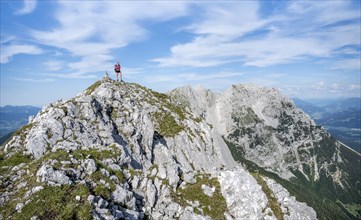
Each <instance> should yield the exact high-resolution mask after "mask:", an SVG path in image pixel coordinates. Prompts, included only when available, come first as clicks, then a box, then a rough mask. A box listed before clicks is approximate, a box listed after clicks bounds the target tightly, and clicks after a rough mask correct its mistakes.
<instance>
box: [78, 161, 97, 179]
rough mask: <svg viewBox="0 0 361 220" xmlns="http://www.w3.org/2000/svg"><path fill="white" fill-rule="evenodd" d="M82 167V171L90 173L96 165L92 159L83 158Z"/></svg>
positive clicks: (95, 168) (94, 169)
mask: <svg viewBox="0 0 361 220" xmlns="http://www.w3.org/2000/svg"><path fill="white" fill-rule="evenodd" d="M81 165H82V167H84V171H85V173H86V174H88V175H90V174H92V173H93V172H95V171H96V170H97V166H96V164H95V161H94V160H93V159H85V160H84V161H83V162H82V163H81Z"/></svg>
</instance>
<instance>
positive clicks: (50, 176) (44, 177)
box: [36, 165, 72, 185]
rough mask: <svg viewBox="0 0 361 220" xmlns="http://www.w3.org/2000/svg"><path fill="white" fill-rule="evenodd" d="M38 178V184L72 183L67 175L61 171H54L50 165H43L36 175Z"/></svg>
mask: <svg viewBox="0 0 361 220" xmlns="http://www.w3.org/2000/svg"><path fill="white" fill-rule="evenodd" d="M36 176H37V180H36V181H37V182H45V183H47V184H49V185H55V184H60V185H63V184H71V183H72V182H71V181H70V179H69V177H68V176H66V175H65V173H63V172H62V171H60V170H54V169H53V167H51V166H49V165H43V166H42V167H41V168H40V169H39V170H38V172H37V173H36Z"/></svg>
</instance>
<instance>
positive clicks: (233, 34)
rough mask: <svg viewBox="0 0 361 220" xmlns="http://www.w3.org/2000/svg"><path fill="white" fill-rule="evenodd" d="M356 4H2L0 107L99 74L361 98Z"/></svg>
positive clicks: (55, 95) (76, 86) (68, 92)
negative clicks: (118, 71) (116, 71)
mask: <svg viewBox="0 0 361 220" xmlns="http://www.w3.org/2000/svg"><path fill="white" fill-rule="evenodd" d="M360 7H361V6H360V2H359V1H347V0H332V1H326V0H325V1H279V0H277V1H271V0H269V1H70V0H65V1H56V0H54V1H43V0H38V1H36V0H25V1H22V0H11V1H6V0H2V1H1V64H0V65H1V66H0V67H1V100H0V105H1V106H4V105H28V104H29V105H36V106H42V105H45V104H47V103H50V102H53V101H56V100H58V99H67V98H71V97H73V96H75V95H77V94H78V93H80V92H81V91H83V90H84V89H86V88H87V87H88V86H89V85H90V84H91V83H93V82H95V81H96V80H98V79H99V78H101V77H102V76H103V75H104V72H105V71H108V73H110V74H111V76H112V77H113V78H114V77H115V76H114V71H113V65H114V63H115V62H117V61H120V63H121V65H122V69H123V73H124V80H125V81H128V82H136V83H139V84H142V85H144V86H147V87H150V88H152V89H154V90H156V91H160V92H166V91H169V90H171V89H173V88H175V87H178V86H182V85H188V84H190V85H202V86H204V87H206V88H210V89H213V90H216V91H222V90H224V89H226V88H227V87H229V86H230V85H232V84H236V83H253V84H256V85H259V86H267V87H275V88H278V89H280V90H281V91H282V92H283V93H284V94H286V95H288V96H291V97H300V98H303V99H314V98H338V97H351V96H356V97H360V96H361V95H360V89H361V87H360V81H361V79H360V51H361V43H360V35H361V34H360V17H361V16H360Z"/></svg>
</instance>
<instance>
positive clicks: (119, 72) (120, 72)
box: [114, 62, 123, 82]
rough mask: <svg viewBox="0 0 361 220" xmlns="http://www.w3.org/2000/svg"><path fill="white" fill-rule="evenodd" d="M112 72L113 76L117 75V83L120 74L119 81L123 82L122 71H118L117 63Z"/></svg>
mask: <svg viewBox="0 0 361 220" xmlns="http://www.w3.org/2000/svg"><path fill="white" fill-rule="evenodd" d="M114 71H115V74H116V75H117V81H119V79H118V76H119V74H120V81H121V82H123V80H122V71H121V70H120V64H119V62H118V63H116V64H115V65H114Z"/></svg>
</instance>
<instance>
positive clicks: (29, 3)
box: [15, 0, 37, 15]
mask: <svg viewBox="0 0 361 220" xmlns="http://www.w3.org/2000/svg"><path fill="white" fill-rule="evenodd" d="M36 1H37V0H24V6H23V7H22V8H21V9H19V10H17V11H16V12H15V14H16V15H25V14H29V13H31V12H32V11H34V9H35V8H36Z"/></svg>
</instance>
